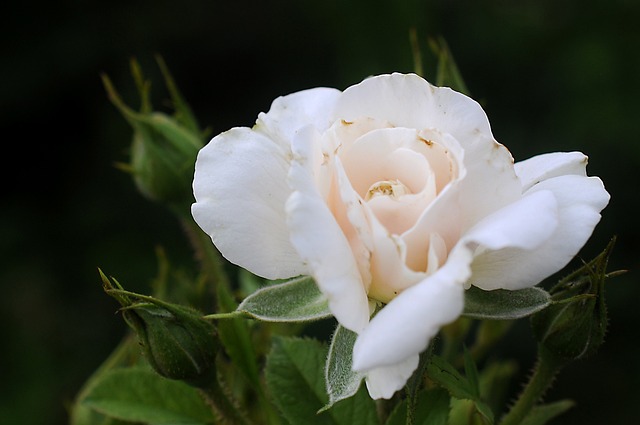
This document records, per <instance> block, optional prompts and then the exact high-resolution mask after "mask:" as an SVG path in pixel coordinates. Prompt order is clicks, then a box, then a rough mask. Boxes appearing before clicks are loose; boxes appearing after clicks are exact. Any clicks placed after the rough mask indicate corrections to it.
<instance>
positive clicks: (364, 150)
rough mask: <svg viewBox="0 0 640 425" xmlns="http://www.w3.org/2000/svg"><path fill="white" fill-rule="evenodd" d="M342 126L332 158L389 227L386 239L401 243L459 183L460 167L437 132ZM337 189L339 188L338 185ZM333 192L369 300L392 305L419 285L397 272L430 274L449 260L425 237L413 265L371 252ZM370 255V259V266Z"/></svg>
mask: <svg viewBox="0 0 640 425" xmlns="http://www.w3.org/2000/svg"><path fill="white" fill-rule="evenodd" d="M342 124H343V126H342V127H340V128H339V129H338V130H337V131H336V134H335V136H336V137H335V138H334V141H336V143H335V147H334V151H333V154H335V155H337V157H338V158H339V160H340V163H341V164H342V167H343V169H344V173H345V174H346V177H347V179H348V180H349V183H350V184H351V186H352V187H353V189H354V190H355V192H356V193H357V196H356V198H357V202H359V203H365V204H366V207H367V209H368V210H369V211H370V212H371V213H372V214H373V215H374V216H375V218H376V219H377V221H378V222H379V223H380V224H381V225H382V226H383V227H384V229H385V230H386V232H384V233H385V236H384V237H390V238H393V239H394V240H399V238H400V237H401V236H402V234H403V233H405V232H406V231H408V230H410V229H411V228H412V227H413V226H414V225H415V224H416V222H417V221H418V220H419V219H420V217H421V216H422V215H423V213H424V212H425V210H426V209H427V208H428V207H429V205H430V204H431V203H432V202H434V200H435V199H436V197H437V196H438V194H439V193H440V191H441V190H442V189H443V188H444V187H445V186H446V185H447V183H449V182H450V181H452V180H453V179H454V178H456V177H457V164H456V163H455V160H454V159H453V156H452V155H451V154H450V153H449V152H448V149H447V148H445V147H444V146H443V144H441V143H439V140H438V138H439V137H440V135H439V134H438V133H436V132H433V131H428V130H425V131H418V130H415V129H407V128H394V127H390V126H388V125H380V123H372V122H358V121H356V122H355V123H344V122H343V123H342ZM347 124H348V125H347ZM334 184H339V183H338V182H337V181H334ZM332 192H333V196H330V197H329V199H330V200H329V205H330V208H332V211H333V213H334V215H335V217H336V219H337V221H338V223H339V224H340V226H341V228H342V229H343V231H344V233H345V235H346V236H347V238H348V239H349V242H350V244H351V247H352V250H353V251H354V255H355V256H356V260H357V261H358V264H359V266H360V271H361V274H362V275H363V277H364V278H365V279H364V280H365V281H370V284H368V285H367V286H368V291H369V295H370V297H372V298H374V299H378V300H380V301H383V302H388V301H389V300H390V299H391V298H393V297H394V296H395V295H397V294H398V293H399V292H400V291H401V290H402V289H404V288H405V287H407V286H410V285H412V284H413V283H415V279H406V278H405V277H406V276H400V274H402V273H400V274H399V272H398V271H397V270H399V269H407V270H409V274H410V273H413V272H421V273H431V272H433V271H434V269H435V268H437V267H439V266H440V265H441V264H442V261H443V259H446V255H447V247H446V246H445V244H444V242H443V239H442V238H441V237H440V235H438V234H427V235H424V238H425V241H424V243H422V244H421V245H422V246H421V247H420V248H421V249H420V250H421V252H420V253H411V255H410V256H409V257H410V258H411V261H410V262H409V261H405V263H406V264H398V261H399V260H398V254H397V252H396V250H395V248H394V249H393V252H391V253H390V252H389V251H384V250H381V249H379V247H374V249H373V250H371V246H369V247H367V243H369V244H371V243H370V242H366V241H363V240H362V239H363V238H365V236H363V233H362V232H358V231H357V230H356V229H355V228H354V222H353V218H349V217H348V213H347V207H346V205H345V202H348V201H347V200H346V199H344V197H343V196H344V195H342V196H340V195H338V193H337V192H339V189H338V188H337V187H335V186H334V187H333V190H332ZM374 245H375V244H374ZM412 248H413V247H411V246H407V247H406V249H407V250H411V249H412ZM367 249H368V250H369V251H370V252H371V255H370V258H369V259H368V260H365V258H366V257H367V256H366V255H365V253H366V251H367ZM416 254H417V255H416ZM390 256H395V258H389V257H390ZM383 257H384V258H383ZM416 259H419V260H418V261H416ZM409 263H410V264H409ZM394 270H396V271H394ZM405 275H406V274H405Z"/></svg>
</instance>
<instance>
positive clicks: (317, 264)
mask: <svg viewBox="0 0 640 425" xmlns="http://www.w3.org/2000/svg"><path fill="white" fill-rule="evenodd" d="M317 142H318V134H317V132H316V131H314V129H313V128H311V127H310V126H307V127H306V128H305V129H302V130H301V131H300V132H299V133H298V135H297V137H296V139H295V140H294V143H293V146H292V147H293V159H292V161H291V167H290V169H289V183H290V185H291V187H292V189H293V190H294V192H293V193H292V194H291V196H290V197H289V199H288V200H287V202H286V215H287V224H288V227H289V234H290V239H291V242H292V244H293V246H294V247H295V248H296V251H297V252H298V254H299V256H300V257H301V258H302V259H303V261H304V262H305V264H306V265H307V266H308V268H309V271H310V273H311V275H312V276H313V278H314V279H315V280H316V283H317V285H318V288H319V289H320V291H321V292H322V293H323V294H324V295H325V296H326V297H327V300H328V302H329V309H330V310H331V313H333V315H334V316H335V317H336V319H337V320H338V322H340V324H341V325H342V326H344V327H345V328H347V329H349V330H351V331H353V332H356V333H359V332H361V331H362V329H364V327H365V326H366V325H367V323H368V321H369V301H368V298H367V294H366V291H365V287H364V282H363V280H362V276H361V275H360V272H359V269H358V265H357V263H356V259H355V257H354V255H353V251H352V250H351V247H350V245H349V242H348V241H347V238H346V236H345V235H344V233H343V231H342V229H341V228H340V226H339V224H338V223H337V222H336V219H335V217H334V216H333V215H332V213H331V211H330V210H329V208H328V207H327V204H326V203H325V201H324V199H323V198H322V197H321V196H320V193H319V191H318V188H317V185H316V183H315V176H314V175H313V170H314V163H313V161H314V147H317ZM316 154H317V152H316Z"/></svg>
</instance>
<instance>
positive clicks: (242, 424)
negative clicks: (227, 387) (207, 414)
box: [198, 380, 253, 425]
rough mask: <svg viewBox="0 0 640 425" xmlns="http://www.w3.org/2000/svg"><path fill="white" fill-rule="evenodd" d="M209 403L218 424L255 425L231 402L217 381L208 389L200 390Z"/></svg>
mask: <svg viewBox="0 0 640 425" xmlns="http://www.w3.org/2000/svg"><path fill="white" fill-rule="evenodd" d="M198 389H199V390H200V394H201V395H202V397H203V398H204V399H205V400H206V401H207V403H208V404H209V406H211V409H212V410H213V413H214V416H215V417H216V420H217V421H218V422H217V423H220V424H228V425H253V423H252V422H251V421H250V420H249V419H248V418H247V417H246V416H245V415H244V414H243V413H242V412H241V411H240V410H239V409H238V408H237V407H236V406H235V405H234V404H233V403H232V402H231V401H230V400H229V398H228V397H227V395H226V394H225V392H224V390H223V389H222V387H221V386H220V383H219V382H218V381H217V380H213V381H212V382H211V385H209V386H207V387H206V388H198Z"/></svg>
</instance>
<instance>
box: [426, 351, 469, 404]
mask: <svg viewBox="0 0 640 425" xmlns="http://www.w3.org/2000/svg"><path fill="white" fill-rule="evenodd" d="M427 373H428V375H429V378H431V379H432V380H433V381H435V382H436V383H438V384H439V385H440V386H442V387H443V388H445V389H446V390H447V391H449V393H450V394H451V395H452V396H453V397H455V398H461V399H469V400H476V399H478V397H479V396H480V394H479V393H478V389H477V388H474V387H473V385H471V383H470V382H469V380H467V379H466V378H465V377H464V376H462V375H461V374H460V373H459V372H458V371H457V370H456V368H455V367H453V365H451V363H449V362H447V361H446V360H444V359H443V358H442V357H440V356H432V357H431V360H430V362H429V364H428V365H427Z"/></svg>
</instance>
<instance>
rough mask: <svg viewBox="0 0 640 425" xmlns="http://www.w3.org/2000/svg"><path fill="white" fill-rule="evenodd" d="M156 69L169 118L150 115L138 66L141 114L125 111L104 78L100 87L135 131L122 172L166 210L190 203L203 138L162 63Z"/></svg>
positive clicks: (134, 68) (134, 65) (146, 84)
mask: <svg viewBox="0 0 640 425" xmlns="http://www.w3.org/2000/svg"><path fill="white" fill-rule="evenodd" d="M159 64H160V66H161V69H162V71H163V74H164V76H165V80H166V85H167V87H168V89H169V91H170V93H171V98H172V103H173V105H174V107H175V114H174V115H173V116H170V115H167V114H164V113H161V112H157V111H152V108H151V102H150V100H149V87H150V84H149V82H148V81H145V80H144V79H143V77H142V72H141V70H140V67H139V65H138V64H137V62H135V61H133V62H132V73H133V76H134V78H135V79H136V83H137V85H138V87H139V91H140V97H141V104H142V106H141V109H140V111H135V110H133V109H132V108H130V107H128V106H127V105H126V104H125V103H124V101H123V100H122V99H121V98H120V95H119V94H118V93H117V92H116V90H115V88H114V87H113V84H112V83H111V81H110V80H109V78H108V77H107V76H106V75H103V78H102V79H103V83H104V86H105V89H106V91H107V94H108V95H109V98H110V100H111V102H112V103H113V104H114V105H115V106H116V107H117V108H118V110H120V112H121V113H122V115H123V116H124V118H125V119H126V120H127V121H128V122H129V124H130V125H131V127H132V128H133V141H132V145H131V158H130V163H129V164H125V165H121V168H123V169H125V170H126V171H129V172H131V174H132V175H133V179H134V181H135V183H136V186H137V187H138V190H140V192H141V193H142V194H143V195H144V196H146V197H147V198H149V199H152V200H154V201H159V202H164V203H167V204H170V205H176V204H177V205H183V204H185V203H191V200H192V195H191V179H192V178H193V172H194V164H195V160H196V156H197V154H198V150H199V149H200V148H201V147H202V146H203V142H202V135H201V133H200V131H199V130H198V125H197V123H196V121H195V118H194V117H193V115H192V113H191V111H190V109H189V107H188V106H187V105H186V103H185V102H184V101H183V100H182V97H181V96H180V94H179V92H178V90H177V88H176V87H175V84H174V82H173V80H172V78H171V76H170V75H169V73H168V71H167V70H166V66H165V65H164V62H162V61H160V60H159Z"/></svg>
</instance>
